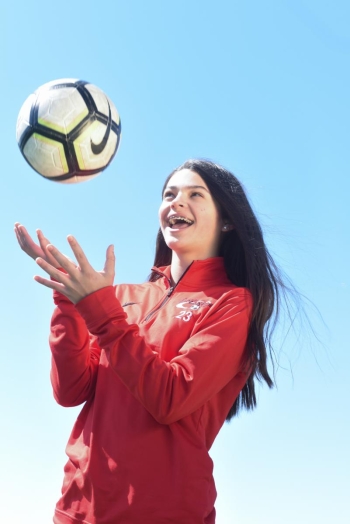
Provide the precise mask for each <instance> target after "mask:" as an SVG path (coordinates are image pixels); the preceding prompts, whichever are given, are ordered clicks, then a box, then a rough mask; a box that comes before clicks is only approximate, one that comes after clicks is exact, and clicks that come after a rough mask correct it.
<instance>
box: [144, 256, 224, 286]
mask: <svg viewBox="0 0 350 524" xmlns="http://www.w3.org/2000/svg"><path fill="white" fill-rule="evenodd" d="M152 271H155V272H156V273H158V274H161V275H162V276H163V277H165V280H166V282H167V283H168V284H169V286H170V279H171V266H162V267H153V268H152ZM209 284H216V285H218V284H221V285H227V286H233V284H232V282H231V281H230V280H229V278H228V277H227V275H226V271H225V265H224V259H223V257H213V258H206V259H205V260H194V261H193V262H192V263H191V264H190V265H189V266H188V268H187V269H186V271H185V272H184V273H183V275H182V277H181V278H180V280H179V281H178V283H177V284H176V288H177V290H181V289H190V288H191V289H193V288H195V289H198V288H201V287H204V286H207V285H209ZM169 286H167V287H169Z"/></svg>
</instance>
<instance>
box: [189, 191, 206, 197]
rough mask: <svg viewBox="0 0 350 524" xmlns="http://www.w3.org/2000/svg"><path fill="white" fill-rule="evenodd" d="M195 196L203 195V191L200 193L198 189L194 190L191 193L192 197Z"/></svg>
mask: <svg viewBox="0 0 350 524" xmlns="http://www.w3.org/2000/svg"><path fill="white" fill-rule="evenodd" d="M193 196H200V197H201V196H203V195H202V193H198V191H193V192H192V193H191V197H193Z"/></svg>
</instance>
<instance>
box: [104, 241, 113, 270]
mask: <svg viewBox="0 0 350 524" xmlns="http://www.w3.org/2000/svg"><path fill="white" fill-rule="evenodd" d="M103 271H104V272H105V274H106V275H108V276H110V277H112V278H114V273H115V254H114V246H112V245H111V246H108V248H107V252H106V262H105V266H104V268H103Z"/></svg>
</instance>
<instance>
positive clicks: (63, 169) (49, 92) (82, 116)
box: [16, 78, 121, 183]
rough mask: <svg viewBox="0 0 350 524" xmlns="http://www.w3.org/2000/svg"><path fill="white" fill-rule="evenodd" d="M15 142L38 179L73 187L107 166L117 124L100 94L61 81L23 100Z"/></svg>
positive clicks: (89, 86) (95, 89)
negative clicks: (70, 184)
mask: <svg viewBox="0 0 350 524" xmlns="http://www.w3.org/2000/svg"><path fill="white" fill-rule="evenodd" d="M16 136H17V142H18V145H19V148H20V150H21V152H22V154H23V156H24V158H25V159H26V160H27V162H28V163H29V165H30V166H31V167H32V168H33V169H35V171H37V173H39V174H40V175H42V176H43V177H45V178H48V179H49V180H54V181H55V182H62V183H76V182H82V181H84V180H88V179H90V178H94V177H95V176H97V175H98V174H99V173H101V171H103V170H104V169H105V168H106V167H107V166H108V165H109V164H110V163H111V161H112V159H113V158H114V155H115V154H116V152H117V150H118V147H119V142H120V136H121V122H120V118H119V114H118V111H117V109H116V107H115V106H114V104H113V102H112V101H111V100H110V99H109V98H108V97H107V95H106V94H105V93H104V92H103V91H101V89H99V88H98V87H96V86H95V85H93V84H89V83H88V82H85V81H83V80H76V79H72V78H63V79H61V80H54V81H52V82H48V83H47V84H44V85H43V86H41V87H39V88H38V89H37V90H36V91H35V92H34V93H33V94H31V95H30V96H29V97H28V98H27V100H26V101H25V102H24V104H23V106H22V108H21V110H20V112H19V115H18V119H17V128H16Z"/></svg>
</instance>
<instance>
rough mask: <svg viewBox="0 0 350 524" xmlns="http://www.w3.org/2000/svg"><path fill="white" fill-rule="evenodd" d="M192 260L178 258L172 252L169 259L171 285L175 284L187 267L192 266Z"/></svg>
mask: <svg viewBox="0 0 350 524" xmlns="http://www.w3.org/2000/svg"><path fill="white" fill-rule="evenodd" d="M192 262H193V259H192V258H189V257H179V256H178V255H177V254H176V253H175V252H174V251H173V252H172V257H171V278H172V280H173V283H174V284H176V283H177V282H178V281H179V280H180V278H181V277H182V275H183V274H184V272H185V271H186V269H187V268H188V266H189V265H190V264H192Z"/></svg>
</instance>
